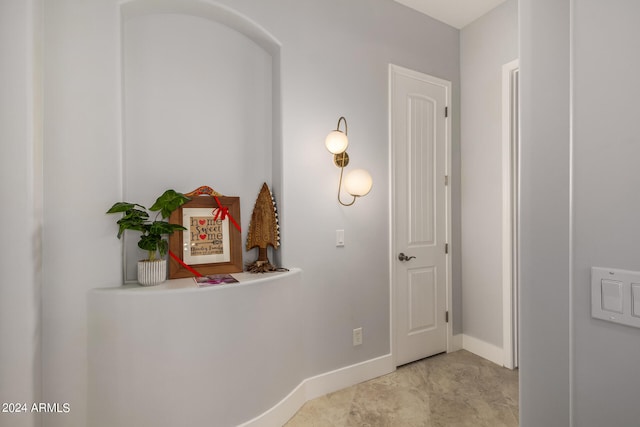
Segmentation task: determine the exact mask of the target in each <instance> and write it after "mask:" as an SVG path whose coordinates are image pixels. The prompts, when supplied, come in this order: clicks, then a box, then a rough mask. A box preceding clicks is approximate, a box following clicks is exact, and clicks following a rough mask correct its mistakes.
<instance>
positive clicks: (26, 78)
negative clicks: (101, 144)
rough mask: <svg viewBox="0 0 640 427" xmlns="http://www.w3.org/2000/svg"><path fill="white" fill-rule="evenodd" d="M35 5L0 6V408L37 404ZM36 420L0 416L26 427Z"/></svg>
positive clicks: (38, 179) (5, 3) (38, 141)
mask: <svg viewBox="0 0 640 427" xmlns="http://www.w3.org/2000/svg"><path fill="white" fill-rule="evenodd" d="M39 11H40V8H39V2H36V1H12V2H8V1H2V2H0V76H2V77H1V79H0V94H1V95H0V197H1V198H2V200H3V201H4V207H3V209H2V211H1V213H0V222H1V223H2V224H3V233H2V236H3V244H2V249H1V250H0V271H2V277H1V278H0V403H21V402H25V403H27V404H28V405H29V407H28V410H30V409H31V406H30V405H31V403H32V402H39V401H40V400H41V394H40V390H41V374H40V373H41V370H40V363H41V347H40V342H41V330H40V292H41V288H40V262H41V260H40V256H39V250H40V244H41V241H42V219H41V214H42V212H41V206H42V204H41V201H40V198H41V185H42V173H41V168H40V167H39V163H40V161H41V158H42V157H41V155H42V152H41V138H40V134H39V132H38V131H37V129H38V128H39V127H38V126H37V125H36V123H37V122H38V120H39V117H40V114H39V112H40V108H38V107H37V106H36V105H37V103H38V101H39V100H40V96H41V92H40V85H39V84H38V76H39V73H38V69H39V65H40V64H39V62H38V52H39V51H40V50H39V48H40V47H39V44H38V42H37V40H38V39H39V25H38V22H39V21H38V16H39ZM39 420H40V417H39V415H38V414H37V413H31V412H27V413H0V425H3V426H4V425H7V426H8V425H11V426H16V427H23V426H25V427H26V426H34V425H37V423H38V422H39Z"/></svg>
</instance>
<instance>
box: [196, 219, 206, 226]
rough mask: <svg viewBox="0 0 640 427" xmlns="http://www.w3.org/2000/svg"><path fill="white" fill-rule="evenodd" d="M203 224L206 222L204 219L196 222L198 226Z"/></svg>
mask: <svg viewBox="0 0 640 427" xmlns="http://www.w3.org/2000/svg"><path fill="white" fill-rule="evenodd" d="M205 222H207V221H205V220H204V219H201V220H199V221H198V223H199V224H200V225H204V223H205Z"/></svg>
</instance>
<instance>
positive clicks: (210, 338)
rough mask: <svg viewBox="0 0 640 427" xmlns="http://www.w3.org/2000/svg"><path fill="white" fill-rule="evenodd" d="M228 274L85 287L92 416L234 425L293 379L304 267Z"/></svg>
mask: <svg viewBox="0 0 640 427" xmlns="http://www.w3.org/2000/svg"><path fill="white" fill-rule="evenodd" d="M233 276H234V277H236V278H237V279H238V280H239V283H233V284H226V285H217V286H211V287H202V288H198V287H197V286H196V284H195V282H194V281H193V279H190V278H189V279H177V280H170V281H167V282H165V283H163V284H161V285H158V286H153V287H140V286H134V285H126V286H119V287H113V288H99V289H93V290H91V291H90V292H89V295H88V299H89V301H88V308H89V313H88V318H89V326H88V334H89V337H88V342H89V349H88V351H89V372H88V381H89V410H88V418H89V419H88V425H91V426H96V427H100V426H105V427H106V426H114V425H117V426H138V427H144V426H154V427H157V426H167V427H169V426H171V427H173V426H176V425H219V426H234V425H239V424H242V423H243V422H246V421H247V420H251V419H253V418H255V417H256V416H259V415H260V414H263V413H265V412H267V411H268V410H269V409H271V408H273V407H274V406H277V404H278V403H279V402H281V401H282V400H283V399H284V398H285V397H287V396H288V395H289V394H290V393H291V391H292V390H294V389H296V388H297V387H299V385H300V384H301V383H302V382H303V381H304V379H305V378H304V357H301V355H303V354H304V348H303V339H302V338H303V330H302V328H303V322H302V319H303V315H302V314H303V313H302V309H303V307H301V305H302V304H301V298H302V289H301V278H302V271H301V270H300V269H291V270H290V271H288V272H282V273H270V274H268V275H260V276H256V275H255V274H249V273H239V274H234V275H233ZM296 406H297V405H296Z"/></svg>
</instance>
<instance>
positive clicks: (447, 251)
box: [444, 243, 449, 254]
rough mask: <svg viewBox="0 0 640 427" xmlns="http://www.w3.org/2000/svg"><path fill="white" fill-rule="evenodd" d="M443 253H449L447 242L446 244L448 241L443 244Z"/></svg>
mask: <svg viewBox="0 0 640 427" xmlns="http://www.w3.org/2000/svg"><path fill="white" fill-rule="evenodd" d="M444 253H445V254H448V253H449V244H448V243H445V244H444Z"/></svg>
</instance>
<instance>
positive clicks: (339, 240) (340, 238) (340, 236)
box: [336, 230, 344, 248]
mask: <svg viewBox="0 0 640 427" xmlns="http://www.w3.org/2000/svg"><path fill="white" fill-rule="evenodd" d="M336 246H337V247H339V248H341V247H343V246H344V230H336Z"/></svg>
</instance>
